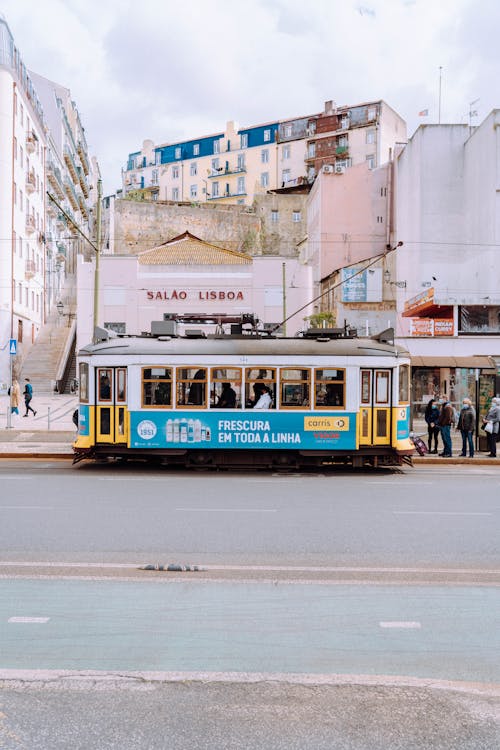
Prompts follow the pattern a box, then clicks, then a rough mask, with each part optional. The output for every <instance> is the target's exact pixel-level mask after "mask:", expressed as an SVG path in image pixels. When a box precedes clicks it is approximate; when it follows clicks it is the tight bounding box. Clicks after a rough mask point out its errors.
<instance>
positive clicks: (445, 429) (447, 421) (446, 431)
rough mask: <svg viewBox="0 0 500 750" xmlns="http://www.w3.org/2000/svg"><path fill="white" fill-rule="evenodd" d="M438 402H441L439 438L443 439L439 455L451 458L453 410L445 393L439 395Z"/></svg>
mask: <svg viewBox="0 0 500 750" xmlns="http://www.w3.org/2000/svg"><path fill="white" fill-rule="evenodd" d="M439 403H440V404H441V411H440V413H439V418H438V425H439V428H440V430H441V439H442V441H443V452H442V453H440V454H439V455H440V456H442V457H443V458H451V456H452V455H453V446H452V443H451V425H452V424H453V422H454V421H455V412H454V410H453V406H452V405H451V404H450V402H449V401H448V397H447V396H446V395H444V394H442V395H441V397H440V399H439Z"/></svg>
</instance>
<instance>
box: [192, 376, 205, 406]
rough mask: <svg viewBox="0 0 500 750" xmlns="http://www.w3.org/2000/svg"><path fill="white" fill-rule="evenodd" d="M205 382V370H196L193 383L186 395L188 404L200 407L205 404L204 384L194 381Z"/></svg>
mask: <svg viewBox="0 0 500 750" xmlns="http://www.w3.org/2000/svg"><path fill="white" fill-rule="evenodd" d="M199 380H205V370H197V371H196V372H195V375H194V381H195V382H193V383H191V387H190V388H189V393H188V404H196V405H197V406H201V405H202V404H204V403H205V383H199V382H196V381H199Z"/></svg>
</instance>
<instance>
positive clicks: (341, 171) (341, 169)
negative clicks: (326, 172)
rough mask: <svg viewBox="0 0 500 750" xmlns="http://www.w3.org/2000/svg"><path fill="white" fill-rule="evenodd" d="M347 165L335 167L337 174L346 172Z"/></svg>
mask: <svg viewBox="0 0 500 750" xmlns="http://www.w3.org/2000/svg"><path fill="white" fill-rule="evenodd" d="M344 172H345V167H335V174H344Z"/></svg>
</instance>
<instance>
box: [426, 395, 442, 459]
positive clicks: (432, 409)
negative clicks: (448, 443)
mask: <svg viewBox="0 0 500 750" xmlns="http://www.w3.org/2000/svg"><path fill="white" fill-rule="evenodd" d="M424 418H425V421H426V422H427V432H428V433H429V453H437V452H438V435H439V425H438V419H439V409H438V406H437V403H436V399H434V398H431V400H430V401H429V403H428V404H427V406H426V409H425V414H424ZM432 438H434V450H432Z"/></svg>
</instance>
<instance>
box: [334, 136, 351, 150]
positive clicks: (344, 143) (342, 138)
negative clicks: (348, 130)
mask: <svg viewBox="0 0 500 750" xmlns="http://www.w3.org/2000/svg"><path fill="white" fill-rule="evenodd" d="M348 142H349V141H348V140H347V136H346V135H340V136H339V138H338V140H337V146H338V147H339V148H347V144H348Z"/></svg>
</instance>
